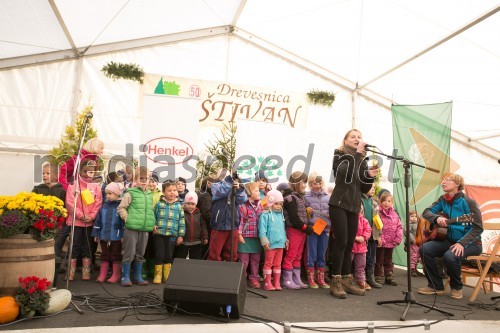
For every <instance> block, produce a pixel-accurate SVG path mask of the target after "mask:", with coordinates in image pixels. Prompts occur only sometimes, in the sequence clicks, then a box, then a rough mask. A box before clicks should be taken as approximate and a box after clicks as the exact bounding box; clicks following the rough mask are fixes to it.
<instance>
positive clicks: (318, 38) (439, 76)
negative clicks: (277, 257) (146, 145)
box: [0, 0, 500, 192]
mask: <svg viewBox="0 0 500 333" xmlns="http://www.w3.org/2000/svg"><path fill="white" fill-rule="evenodd" d="M499 9H500V2H499V1H495V0H483V1H456V0H442V1H430V0H419V1H410V0H408V1H395V0H392V1H391V0H370V1H362V0H343V1H331V0H311V1H297V0H287V1H284V0H275V1H264V0H251V1H245V0H241V1H236V0H186V1H172V0H114V1H100V0H69V1H68V0H0V86H1V87H2V88H3V89H1V91H0V153H1V155H2V159H5V160H6V161H7V160H8V161H10V162H8V163H4V166H2V171H4V168H7V167H9V166H13V165H18V164H19V159H16V160H14V159H12V158H10V157H8V156H9V155H12V154H19V153H37V152H41V151H45V150H47V149H49V148H50V147H52V146H53V145H55V144H57V142H58V141H59V139H60V137H61V134H62V133H63V131H64V128H65V126H67V125H68V124H70V123H71V121H72V120H73V116H74V114H75V112H76V111H78V110H79V109H80V108H81V107H82V105H86V104H89V103H91V104H92V105H94V107H95V117H94V119H95V121H94V124H95V125H94V126H95V128H96V129H97V130H98V132H99V136H100V137H101V138H102V139H103V141H105V142H106V143H107V148H109V149H110V150H111V151H115V152H123V150H124V144H123V143H124V142H132V143H138V142H139V137H140V130H141V128H140V121H139V119H140V117H141V115H140V111H139V110H140V107H139V99H140V98H139V95H140V94H139V93H140V87H139V85H138V84H136V83H133V82H130V81H123V80H120V81H115V82H114V81H112V80H110V79H108V78H106V77H105V76H104V75H103V74H102V72H101V71H100V69H101V68H102V66H103V65H105V64H106V63H108V62H109V61H115V62H124V63H130V62H132V63H137V64H139V65H141V66H142V67H143V68H144V71H145V72H146V73H158V74H166V75H171V76H177V77H191V78H197V79H203V80H213V81H227V82H233V83H240V84H245V85H253V86H266V87H275V88H276V89H286V90H291V91H298V92H304V93H305V92H308V91H310V90H311V89H314V88H316V89H325V90H330V91H334V92H336V93H337V100H336V102H335V104H334V107H333V109H332V110H331V111H329V112H334V116H333V117H332V121H333V122H335V123H336V124H335V125H332V128H333V127H335V129H337V128H341V129H342V130H341V132H342V134H343V132H345V130H346V129H347V128H350V127H351V126H356V127H359V128H360V129H361V130H362V131H363V133H364V135H365V139H366V141H368V142H373V143H381V146H382V147H383V148H385V149H384V151H388V152H390V148H391V144H392V128H391V115H390V112H389V111H388V110H390V105H391V104H392V103H396V104H427V103H437V102H446V101H453V123H452V128H453V131H452V140H453V143H452V158H454V159H455V160H457V161H458V162H459V164H460V165H461V169H460V171H459V172H460V173H462V174H464V175H465V176H466V180H468V181H469V182H471V183H475V184H482V185H487V184H491V185H497V186H500V171H499V170H500V166H499V165H498V163H497V159H498V158H499V157H500V151H499V150H498V147H500V121H499V118H500V116H499V115H500V113H499V111H500V93H499V91H500V79H499V78H500V60H499V56H500V34H499V33H498V32H499V31H500V15H499V14H498V11H499ZM330 116H331V115H328V117H330ZM324 118H325V113H320V112H319V113H318V112H311V114H310V119H309V124H310V126H309V127H311V126H313V125H314V124H316V125H318V126H321V125H322V126H325V122H324V121H323V120H322V119H324ZM321 130H324V129H323V128H322V127H321ZM325 140H326V141H328V142H330V146H331V147H332V149H333V147H334V146H336V145H337V144H338V142H339V140H340V139H339V136H338V134H337V133H335V134H332V135H330V136H328V135H326V136H325ZM384 145H385V146H384ZM328 154H330V151H329V152H328ZM16 156H17V155H16ZM18 158H19V157H18ZM9 163H10V164H9ZM20 169H22V168H17V169H16V170H20ZM5 170H7V169H5ZM19 172H20V171H19ZM4 182H5V183H6V184H7V185H4ZM0 186H1V187H2V189H3V188H7V191H8V192H12V191H15V190H19V187H21V186H26V184H24V185H22V184H20V185H17V186H14V185H12V184H10V182H7V181H4V180H2V184H1V185H0Z"/></svg>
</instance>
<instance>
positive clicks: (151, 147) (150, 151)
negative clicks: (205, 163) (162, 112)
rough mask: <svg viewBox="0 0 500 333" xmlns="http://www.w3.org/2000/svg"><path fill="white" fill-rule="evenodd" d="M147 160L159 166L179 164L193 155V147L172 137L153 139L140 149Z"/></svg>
mask: <svg viewBox="0 0 500 333" xmlns="http://www.w3.org/2000/svg"><path fill="white" fill-rule="evenodd" d="M141 151H142V152H143V153H144V154H145V155H146V156H147V158H148V159H149V160H151V161H153V162H155V163H160V164H165V165H168V164H179V163H182V162H183V161H184V160H186V157H188V156H191V155H193V154H194V151H193V147H192V146H191V145H190V144H189V143H188V142H186V141H184V140H182V139H178V138H172V137H160V138H154V139H151V140H149V141H148V142H146V143H145V144H144V145H142V147H141Z"/></svg>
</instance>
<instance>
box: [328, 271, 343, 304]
mask: <svg viewBox="0 0 500 333" xmlns="http://www.w3.org/2000/svg"><path fill="white" fill-rule="evenodd" d="M330 294H332V296H333V297H336V298H340V299H344V298H346V292H345V290H344V287H343V286H342V276H340V275H332V279H331V282H330Z"/></svg>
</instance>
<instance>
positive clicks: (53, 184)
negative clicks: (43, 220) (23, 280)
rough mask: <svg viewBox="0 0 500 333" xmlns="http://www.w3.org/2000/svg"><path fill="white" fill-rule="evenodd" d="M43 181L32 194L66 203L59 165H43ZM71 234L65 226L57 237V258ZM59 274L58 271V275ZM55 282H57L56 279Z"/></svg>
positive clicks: (55, 247)
mask: <svg viewBox="0 0 500 333" xmlns="http://www.w3.org/2000/svg"><path fill="white" fill-rule="evenodd" d="M42 181H43V183H42V184H40V185H36V186H35V187H33V190H31V192H33V193H37V194H43V195H52V196H54V197H57V198H59V199H60V200H61V201H62V202H63V203H64V202H65V201H66V190H65V189H64V188H63V186H62V185H61V183H58V182H57V165H55V164H52V163H48V162H47V163H44V164H43V165H42ZM70 232H71V227H69V226H67V225H64V226H63V227H62V229H61V230H60V231H59V233H58V235H57V239H56V242H55V246H54V250H55V254H56V257H61V256H62V248H63V246H64V243H65V242H66V238H67V237H68V235H69V233H70ZM57 273H58V272H57V271H56V274H57ZM54 281H56V280H55V279H54Z"/></svg>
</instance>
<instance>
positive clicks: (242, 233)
mask: <svg viewBox="0 0 500 333" xmlns="http://www.w3.org/2000/svg"><path fill="white" fill-rule="evenodd" d="M245 188H246V189H247V195H249V197H248V200H247V202H245V203H244V204H242V205H240V227H239V228H238V237H239V238H238V241H239V244H238V258H239V259H240V261H241V262H242V263H243V268H244V271H245V272H246V271H247V267H248V263H249V262H250V276H249V280H250V286H251V287H252V288H256V289H259V288H260V282H259V263H260V252H261V249H262V247H261V245H260V241H259V228H258V226H259V216H260V214H261V213H262V206H261V204H260V191H259V185H257V183H255V182H253V183H248V184H245Z"/></svg>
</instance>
